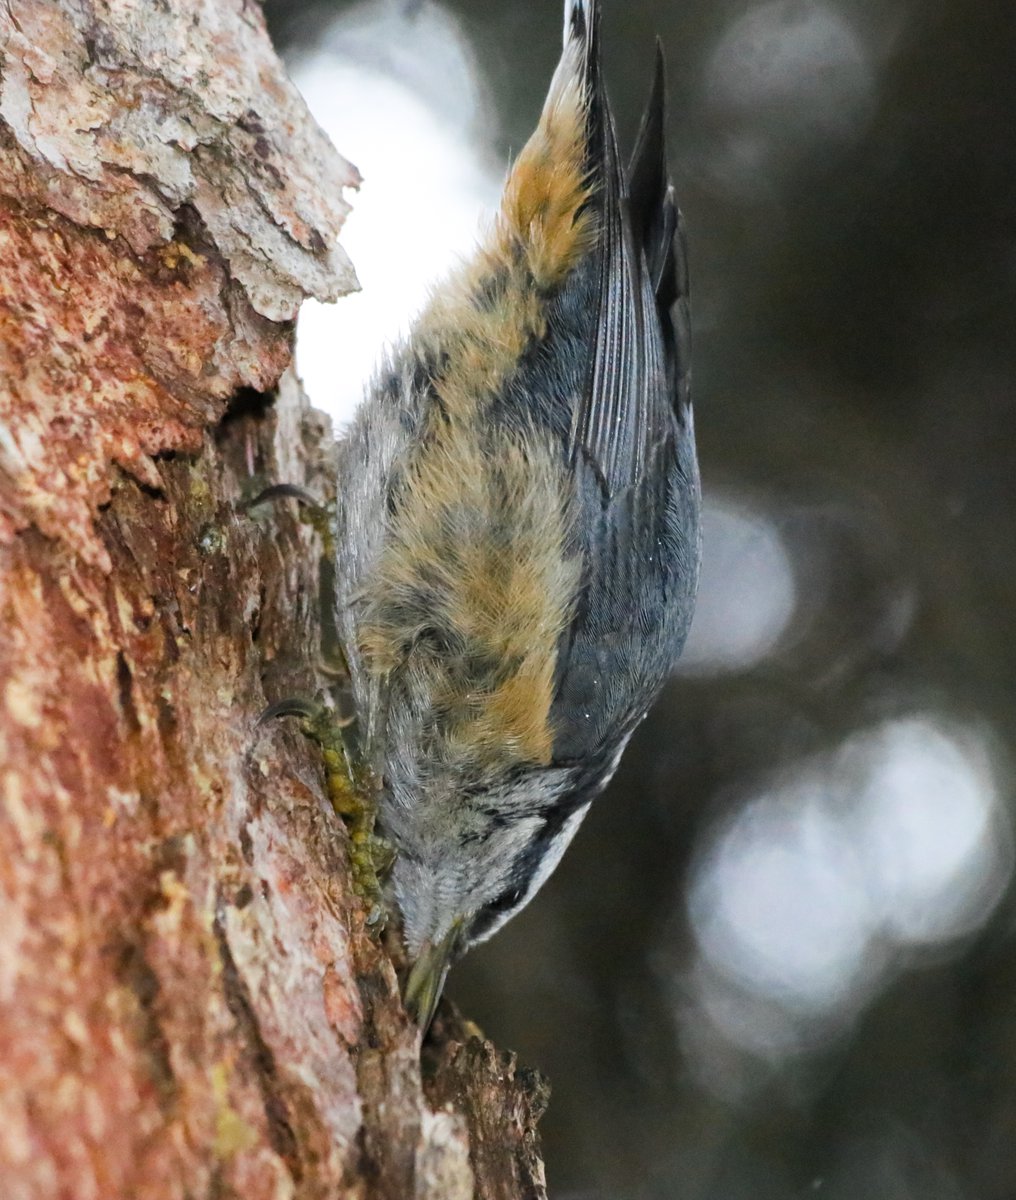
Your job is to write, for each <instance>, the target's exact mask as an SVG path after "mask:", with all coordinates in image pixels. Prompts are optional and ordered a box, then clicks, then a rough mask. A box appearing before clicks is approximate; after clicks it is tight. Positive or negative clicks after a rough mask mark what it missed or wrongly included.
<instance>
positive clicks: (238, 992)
mask: <svg viewBox="0 0 1016 1200" xmlns="http://www.w3.org/2000/svg"><path fill="white" fill-rule="evenodd" d="M357 182H358V176H357V174H356V171H355V168H353V167H351V166H350V165H349V164H347V163H345V162H343V161H342V159H341V158H339V156H338V155H337V154H336V153H335V152H334V150H333V149H332V148H331V146H330V145H329V144H328V142H327V140H326V139H325V138H324V136H323V135H322V134H321V133H320V131H319V130H318V129H317V128H316V127H315V126H314V124H313V122H312V121H311V120H310V118H309V117H308V115H307V113H306V111H305V109H304V106H303V103H302V101H301V100H300V98H299V96H298V94H297V93H296V92H295V90H294V89H293V88H292V86H291V85H290V84H289V82H288V81H287V80H286V78H285V75H284V73H283V72H282V70H281V68H280V66H279V64H278V62H277V60H276V58H275V56H274V54H273V52H272V50H271V47H270V45H269V43H268V39H267V36H266V34H265V30H264V26H263V22H262V18H261V14H260V10H259V9H258V8H257V6H255V5H253V4H248V3H243V2H242V0H215V2H212V0H207V2H205V3H202V2H201V0H165V2H163V3H154V2H153V3H126V2H124V0H60V2H59V3H56V2H54V0H18V3H17V5H13V4H10V3H3V2H2V0H0V622H2V629H3V637H2V639H0V689H2V691H0V1181H2V1189H0V1190H2V1193H3V1196H4V1198H5V1200H28V1198H29V1197H30V1198H31V1200H40V1198H46V1197H61V1198H62V1197H68V1198H73V1200H90V1198H92V1197H94V1198H95V1200H115V1198H116V1197H131V1198H134V1197H153V1198H158V1200H163V1198H166V1200H168V1198H170V1197H181V1198H183V1197H197V1196H216V1197H227V1196H233V1195H236V1196H240V1195H242V1196H243V1197H244V1198H245V1200H260V1198H261V1197H265V1198H268V1197H272V1198H282V1197H301V1198H302V1197H307V1198H311V1197H336V1196H355V1197H363V1198H373V1197H379V1198H380V1197H384V1198H392V1200H403V1198H411V1197H421V1198H423V1197H427V1198H433V1200H457V1198H458V1197H469V1196H473V1195H477V1196H482V1197H497V1198H498V1200H501V1198H502V1197H505V1198H507V1197H530V1196H532V1197H539V1196H543V1195H545V1188H544V1185H543V1182H542V1167H541V1164H540V1159H539V1152H538V1146H537V1143H536V1140H535V1132H534V1131H535V1124H536V1121H537V1120H538V1118H539V1115H540V1112H541V1111H542V1106H543V1104H544V1102H545V1098H544V1090H545V1089H544V1087H543V1085H542V1084H541V1083H540V1082H539V1081H538V1080H536V1079H535V1078H534V1077H531V1076H529V1075H527V1074H526V1073H524V1072H520V1071H518V1070H517V1069H516V1068H515V1065H514V1062H513V1061H512V1060H511V1059H510V1058H506V1057H503V1056H500V1055H498V1053H497V1052H495V1051H494V1050H493V1048H492V1047H490V1046H489V1045H487V1044H485V1043H483V1042H482V1041H481V1040H479V1039H476V1038H472V1039H470V1038H469V1037H467V1036H466V1033H465V1032H464V1027H463V1026H462V1025H461V1023H460V1022H459V1021H458V1020H457V1018H456V1017H455V1016H454V1014H451V1013H450V1012H446V1013H445V1015H444V1017H443V1019H442V1023H441V1024H440V1026H439V1028H438V1029H437V1031H436V1034H435V1036H434V1037H433V1038H432V1040H431V1042H430V1043H429V1044H428V1048H427V1058H426V1063H427V1070H426V1073H427V1078H426V1081H425V1080H424V1078H423V1075H422V1073H421V1064H420V1052H419V1047H418V1044H417V1039H416V1036H415V1032H414V1030H413V1029H412V1028H411V1026H410V1024H409V1023H408V1021H407V1019H406V1017H405V1015H404V1013H403V1011H402V1008H401V1005H400V1003H399V1000H398V988H397V982H396V977H395V972H394V968H393V966H392V964H391V961H390V960H389V958H388V956H387V955H386V953H385V951H384V949H383V947H381V946H380V945H378V944H377V943H376V942H375V941H374V940H372V939H371V937H370V936H369V935H368V934H367V933H366V932H365V930H364V926H363V915H362V913H361V912H360V910H359V908H358V905H357V902H356V899H355V897H354V896H353V893H352V890H351V888H350V885H349V879H348V872H347V865H346V843H345V833H344V830H343V829H342V827H341V825H340V824H339V823H338V822H337V821H336V819H335V818H334V816H333V815H332V814H331V812H330V810H329V809H328V807H327V805H326V802H325V800H324V797H323V793H322V779H321V770H320V764H319V762H318V760H317V757H316V755H315V753H314V751H313V749H312V748H311V747H310V746H309V745H308V744H307V743H306V742H305V741H304V740H303V739H302V738H301V737H300V736H299V734H298V733H297V732H296V731H295V730H294V729H293V728H291V727H289V726H288V725H287V724H286V723H285V722H279V723H277V724H274V725H269V726H264V727H260V728H259V727H258V726H257V715H258V713H259V712H260V711H261V710H262V708H263V707H264V705H265V704H266V703H267V702H269V701H271V700H274V699H278V698H279V697H282V696H286V695H293V694H303V695H313V694H315V693H316V692H318V691H319V690H320V687H321V686H322V683H323V681H322V680H321V679H319V678H317V677H316V675H315V669H316V667H315V664H316V662H317V658H318V646H319V643H320V636H321V634H320V627H319V621H318V556H319V555H320V552H321V547H320V545H319V543H318V541H317V538H316V536H315V535H314V533H313V532H312V531H311V530H310V529H309V528H308V527H306V526H305V525H301V524H300V522H299V520H298V517H297V515H296V514H295V512H293V511H291V506H289V505H286V504H282V505H279V506H276V507H275V508H274V509H273V510H271V511H269V512H260V511H259V512H258V513H257V514H256V516H253V517H251V516H247V515H245V514H244V513H243V511H242V509H241V507H240V501H242V499H244V498H245V497H249V496H250V495H251V494H253V493H254V492H256V491H257V490H259V489H260V487H262V486H264V485H265V484H267V483H271V482H277V481H280V480H284V481H286V482H294V483H300V484H303V485H304V486H306V487H307V488H308V489H309V490H311V491H313V492H315V493H316V494H318V495H320V496H322V497H323V498H324V497H326V496H327V494H328V491H329V488H331V487H332V486H333V481H334V470H333V463H332V455H331V450H330V447H331V434H330V430H329V429H328V427H327V423H326V422H325V421H324V419H323V418H321V417H320V415H319V414H316V413H314V412H313V411H312V410H310V409H309V408H308V407H307V406H306V403H305V402H304V400H303V398H302V396H301V394H300V392H299V388H298V385H297V384H296V382H295V380H294V379H293V377H292V375H291V374H289V373H287V372H286V368H287V366H288V364H289V361H290V355H291V345H292V336H291V335H292V319H293V318H294V317H295V314H296V311H297V308H298V305H299V302H300V300H301V299H302V298H303V297H304V296H307V295H314V296H317V297H319V298H322V299H334V298H335V297H337V296H338V295H340V294H342V293H343V292H345V291H348V290H350V289H351V288H353V287H355V286H356V284H355V277H354V275H353V272H352V268H351V267H350V266H349V264H348V262H347V260H346V258H345V256H344V255H343V253H342V251H341V249H340V248H339V245H338V241H337V235H338V232H339V227H340V225H341V222H342V217H343V216H344V213H345V211H346V207H347V206H346V202H345V201H344V199H343V197H342V190H343V188H346V187H353V186H355V185H356V183H357ZM280 378H281V380H282V382H281V384H280V383H279V380H280Z"/></svg>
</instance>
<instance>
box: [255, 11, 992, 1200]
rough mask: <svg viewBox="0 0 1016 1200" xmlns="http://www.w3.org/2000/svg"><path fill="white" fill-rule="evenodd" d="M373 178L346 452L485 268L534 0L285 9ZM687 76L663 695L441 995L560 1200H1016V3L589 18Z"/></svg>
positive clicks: (368, 179)
mask: <svg viewBox="0 0 1016 1200" xmlns="http://www.w3.org/2000/svg"><path fill="white" fill-rule="evenodd" d="M265 7H266V11H267V14H268V18H269V22H270V24H271V26H272V30H273V34H274V37H275V40H276V44H277V45H278V46H279V47H280V48H281V50H282V51H283V53H284V54H285V55H286V57H287V60H288V62H289V65H290V69H291V71H292V73H293V75H294V77H295V79H296V80H297V82H298V84H299V86H300V87H301V89H302V90H303V91H304V93H305V95H306V96H307V98H308V101H309V103H310V105H311V107H312V109H313V110H314V112H315V114H316V115H317V117H318V119H319V120H320V121H321V123H322V124H323V125H324V126H325V128H326V129H327V130H328V132H329V133H330V134H331V136H332V138H333V140H334V141H335V143H336V145H337V146H338V148H339V149H340V150H341V151H342V152H343V153H344V154H345V155H346V156H347V157H349V158H350V159H351V160H352V161H353V162H355V163H356V164H357V166H358V167H359V168H360V170H361V172H362V174H363V176H364V184H363V187H362V189H361V191H360V193H359V195H358V196H354V197H353V203H354V212H353V215H352V216H351V217H350V219H349V222H348V225H347V236H346V238H345V243H346V246H347V248H348V249H349V252H350V254H351V255H352V258H353V260H354V262H355V264H356V267H357V270H358V272H359V275H360V279H361V282H362V284H363V292H362V293H361V294H360V295H358V296H354V297H350V298H348V299H346V300H343V301H342V302H341V303H340V304H339V305H338V306H336V307H335V308H333V309H330V310H329V309H324V308H321V307H313V306H311V305H308V306H306V311H305V313H304V314H303V316H302V317H301V320H300V327H299V345H298V363H299V367H300V370H301V373H302V374H303V376H304V379H305V382H306V386H307V388H308V391H309V393H310V396H311V399H312V401H313V402H314V403H315V404H316V405H317V406H318V407H320V408H324V409H327V410H329V411H331V412H332V414H333V416H334V417H335V419H336V421H337V423H339V424H341V422H342V421H343V420H344V419H347V417H348V413H349V411H350V409H351V408H352V406H353V405H354V404H355V403H356V401H357V399H358V397H359V394H360V389H361V387H362V382H363V379H364V378H365V377H366V376H367V375H368V374H369V371H370V368H371V365H372V363H373V362H374V360H375V359H376V357H377V355H378V353H379V351H380V348H381V347H382V345H383V344H384V343H385V341H386V340H391V339H392V338H394V337H395V336H396V335H397V333H398V331H399V329H400V328H404V327H405V325H406V323H407V322H408V320H409V318H410V317H411V316H412V314H413V312H414V311H416V309H418V308H419V306H420V305H421V304H422V302H423V300H424V298H425V296H426V289H427V285H428V283H430V282H433V281H435V280H436V279H438V278H439V277H440V276H441V275H442V274H443V273H444V272H445V271H446V270H447V268H448V266H449V264H450V263H451V262H452V261H453V259H454V256H455V255H456V254H464V253H468V251H469V249H470V247H471V246H472V245H473V244H474V242H475V239H476V236H477V232H478V230H479V229H480V228H481V220H482V217H483V214H484V213H485V212H486V213H489V212H490V211H491V210H492V208H493V207H494V205H495V204H496V200H497V195H498V191H499V186H500V182H501V180H502V178H503V174H504V170H505V166H506V163H507V162H508V159H509V156H510V155H511V154H512V153H515V152H517V151H518V150H519V148H520V147H521V146H522V144H523V143H524V141H525V139H526V137H527V136H528V134H529V132H530V130H531V128H532V126H533V124H534V122H535V120H536V117H537V114H538V111H539V108H540V105H541V102H542V99H543V95H544V92H545V89H546V85H547V82H548V80H549V77H550V74H551V71H552V70H553V66H554V63H555V62H556V59H557V56H558V48H559V37H560V25H561V14H560V11H559V8H560V6H559V4H558V3H557V2H556V0H511V2H510V3H509V2H507V0H506V2H505V3H497V2H495V0H449V2H447V3H445V4H442V5H438V4H436V3H432V2H430V0H423V2H415V3H409V2H405V0H377V2H375V0H371V2H369V3H360V4H356V5H350V4H346V3H341V2H338V0H335V2H334V3H327V4H310V3H308V4H299V3H296V2H294V0H289V2H288V3H286V2H283V0H277V2H276V0H267V3H266V5H265ZM604 9H605V15H604V35H605V54H606V71H607V78H608V81H609V86H610V90H611V95H612V98H613V102H614V107H615V109H616V112H617V116H618V123H619V128H620V132H621V135H622V138H625V139H627V140H628V142H629V144H630V139H631V136H632V134H633V131H634V128H635V125H636V122H637V118H638V114H639V111H640V108H641V105H642V103H643V100H644V93H645V91H646V89H647V87H648V80H649V72H650V64H651V54H652V47H653V37H654V35H655V34H657V33H658V34H659V35H660V37H661V38H662V40H663V43H664V45H665V47H666V51H667V57H668V64H669V90H670V120H669V130H668V135H669V143H670V159H671V166H672V171H673V175H674V179H675V182H676V184H677V190H678V195H679V199H680V201H681V204H682V207H683V209H684V212H685V216H686V219H687V224H688V229H689V239H690V253H691V269H692V284H693V313H694V393H695V403H696V415H697V427H698V435H699V448H700V456H701V465H702V476H703V480H704V491H705V561H704V570H703V579H702V591H701V598H700V602H699V609H698V614H697V616H696V619H695V623H694V626H693V629H692V634H691V638H690V641H689V644H688V648H687V652H686V654H685V657H684V660H683V664H682V666H681V669H680V671H679V672H678V674H677V675H676V676H675V677H674V678H673V680H672V681H671V682H670V684H669V686H668V687H667V689H666V691H665V693H664V695H663V696H662V698H661V700H660V702H659V704H658V705H657V706H656V708H655V710H654V711H653V713H652V714H651V715H650V717H649V719H648V720H647V721H646V722H645V724H644V725H643V726H642V727H641V729H640V730H639V732H638V734H637V735H636V737H635V738H634V740H633V742H632V743H631V746H630V748H629V750H628V753H627V755H626V756H625V758H624V760H623V763H622V765H621V768H620V771H619V773H618V776H617V778H616V780H615V782H614V783H613V785H612V786H611V788H610V789H609V791H608V792H607V794H606V795H605V796H604V797H603V799H602V800H600V801H599V802H598V803H597V804H596V805H594V807H593V810H592V813H591V815H590V816H589V818H588V819H587V821H586V824H585V826H584V827H583V829H582V831H581V832H580V834H579V836H578V838H577V840H576V842H575V845H574V846H573V848H572V849H571V850H570V851H569V853H568V855H567V856H566V857H565V860H564V862H563V864H562V866H561V867H560V868H559V869H558V871H557V873H556V874H555V875H554V876H553V877H552V879H551V881H550V882H549V883H548V884H547V886H546V887H545V888H544V890H543V891H542V892H541V893H540V895H539V896H538V898H537V899H536V900H535V901H534V903H533V904H532V905H531V906H530V907H529V908H528V909H527V910H526V911H525V912H524V913H523V914H522V915H521V916H520V917H519V918H518V919H516V920H515V921H514V922H513V923H511V924H510V925H509V926H508V927H507V928H506V929H505V930H504V932H502V933H500V934H499V935H498V936H497V937H496V938H495V939H494V940H493V941H492V942H491V943H489V944H488V945H487V946H484V947H482V948H480V949H478V950H477V951H475V952H474V953H473V954H472V955H471V956H470V957H469V958H468V959H467V960H466V961H465V962H463V963H462V964H461V966H459V967H457V968H456V969H455V970H454V971H453V973H452V976H451V978H450V981H449V987H448V990H449V992H450V994H451V995H452V997H453V998H454V999H455V1000H456V1001H457V1002H458V1003H459V1004H460V1005H461V1006H462V1007H463V1009H464V1010H465V1011H466V1013H468V1014H469V1015H470V1016H471V1017H473V1018H475V1020H476V1021H477V1022H478V1023H479V1024H480V1025H481V1026H482V1027H483V1028H484V1030H485V1031H486V1032H487V1033H488V1035H490V1036H491V1037H492V1038H494V1040H495V1041H496V1042H497V1043H498V1044H499V1045H501V1046H511V1047H514V1048H515V1049H517V1050H518V1051H519V1054H520V1056H521V1059H522V1060H523V1062H525V1063H526V1064H528V1065H532V1066H536V1067H538V1068H539V1069H540V1070H541V1071H544V1072H545V1073H547V1074H548V1075H549V1076H550V1078H551V1081H552V1085H553V1096H552V1102H551V1107H550V1110H549V1112H548V1114H547V1116H546V1118H545V1120H544V1124H543V1126H542V1128H543V1134H544V1144H545V1152H546V1158H547V1169H548V1176H549V1183H550V1190H551V1195H552V1196H553V1197H554V1198H555V1200H636V1198H637V1200H650V1198H652V1200H656V1198H660V1200H670V1198H678V1197H679V1198H680V1200H741V1198H742V1197H743V1198H744V1200H749V1198H750V1200H770V1198H772V1200H790V1198H791V1197H794V1198H796V1197H810V1196H818V1197H829V1198H830V1200H831V1198H836V1200H859V1198H864V1200H868V1198H877V1200H882V1198H885V1200H904V1198H908V1200H909V1198H914V1200H959V1198H977V1200H981V1198H984V1200H989V1198H992V1200H994V1198H997V1200H1011V1198H1012V1197H1013V1196H1014V1195H1016V943H1014V940H1013V936H1012V925H1013V918H1014V903H1013V886H1012V882H1013V881H1012V873H1013V819H1014V788H1013V781H1014V762H1013V750H1012V747H1013V746H1014V744H1016V738H1014V732H1016V731H1014V725H1016V689H1014V680H1016V617H1014V613H1016V586H1014V578H1016V521H1014V511H1016V402H1014V383H1013V380H1014V378H1016V216H1014V214H1016V45H1014V31H1016V11H1014V10H1013V8H1012V4H1011V0H996V2H992V0H983V2H981V3H976V4H975V3H971V2H970V0H966V2H964V0H920V2H918V0H763V2H760V3H750V2H748V0H680V3H678V2H677V0H654V2H648V0H643V2H632V0H605V2H604Z"/></svg>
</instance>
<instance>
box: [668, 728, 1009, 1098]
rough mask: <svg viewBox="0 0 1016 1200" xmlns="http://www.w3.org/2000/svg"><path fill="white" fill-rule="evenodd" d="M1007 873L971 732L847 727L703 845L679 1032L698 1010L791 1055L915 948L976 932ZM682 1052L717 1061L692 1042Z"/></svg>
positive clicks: (989, 781) (844, 1018) (851, 1009)
mask: <svg viewBox="0 0 1016 1200" xmlns="http://www.w3.org/2000/svg"><path fill="white" fill-rule="evenodd" d="M1012 870H1013V845H1012V830H1011V827H1010V823H1009V818H1008V815H1007V810H1006V808H1005V807H1004V805H1003V804H1002V802H1001V799H1000V796H999V793H998V786H997V783H996V781H995V777H994V773H993V770H992V766H991V760H990V755H989V751H988V746H987V744H986V742H985V740H984V739H983V738H982V737H981V736H980V735H979V734H977V733H976V732H974V731H973V730H970V729H966V728H963V727H960V726H955V725H947V724H945V723H944V722H942V721H940V720H938V719H936V718H935V717H932V716H927V715H919V716H913V717H909V718H904V719H899V720H893V721H888V722H886V723H885V724H883V725H880V726H878V727H876V728H873V729H870V730H866V731H863V732H861V733H858V734H856V735H854V736H853V737H851V738H849V739H848V740H847V741H846V742H845V743H844V745H843V746H842V747H841V749H840V750H839V751H837V752H835V753H834V754H832V755H830V756H828V757H826V758H822V759H816V760H813V761H811V762H808V763H804V764H801V765H800V766H799V767H798V768H797V769H796V770H794V771H793V772H791V773H790V775H789V776H788V777H787V778H786V779H784V780H783V781H781V782H780V783H778V784H777V785H776V786H775V787H773V788H772V789H770V790H769V791H767V792H766V793H765V794H763V795H760V796H758V797H756V798H755V799H753V800H751V801H749V802H748V803H747V804H746V805H745V806H744V807H743V808H742V809H741V810H740V811H739V812H738V813H737V814H736V815H735V816H734V818H733V819H732V820H731V821H730V822H729V823H728V824H727V825H726V826H725V827H724V828H722V829H721V830H719V831H716V832H715V833H714V835H713V838H712V842H711V844H710V845H708V846H707V847H706V848H705V851H704V853H703V854H702V856H701V858H700V860H699V864H698V867H697V869H696V871H695V872H694V873H693V877H692V881H691V884H690V888H689V893H688V900H687V904H688V910H689V915H690V918H691V924H692V929H693V931H694V934H695V937H696V940H697V943H698V948H699V956H700V957H699V961H698V964H697V965H696V967H695V968H694V969H693V971H692V975H691V986H690V990H691V993H692V995H691V1000H692V1009H691V1011H688V1012H685V1013H684V1014H683V1015H682V1024H683V1026H684V1030H685V1033H686V1034H687V1033H689V1031H691V1030H692V1029H693V1027H694V1022H695V1021H696V1020H701V1018H702V1016H703V1015H704V1016H705V1017H706V1018H707V1019H708V1021H709V1023H710V1025H711V1026H712V1028H713V1029H714V1030H715V1031H716V1032H717V1033H718V1034H720V1035H721V1036H722V1038H724V1039H726V1041H727V1042H728V1043H731V1044H734V1045H737V1046H739V1047H740V1048H741V1049H742V1050H745V1051H747V1052H749V1053H751V1054H754V1055H759V1056H762V1057H770V1058H777V1059H778V1058H780V1057H783V1056H786V1055H787V1054H790V1053H794V1052H795V1051H797V1050H799V1049H801V1048H802V1047H805V1046H807V1045H808V1044H810V1043H811V1042H812V1041H814V1039H815V1038H816V1037H824V1036H827V1035H829V1034H831V1033H833V1032H835V1031H836V1030H837V1029H839V1028H842V1027H843V1025H845V1024H846V1023H847V1022H849V1020H850V1019H852V1017H853V1016H854V1015H855V1013H856V1012H857V1011H858V1010H859V1009H860V1008H862V1007H863V1006H864V1004H865V1003H867V1001H868V1000H869V999H870V997H871V996H872V994H873V993H874V992H875V991H876V990H877V988H878V987H880V986H883V985H884V984H885V983H886V982H888V980H889V979H890V978H891V977H892V975H893V973H894V972H895V971H898V970H899V969H902V968H903V967H905V966H906V965H907V964H908V963H910V962H912V961H913V958H914V953H915V951H916V950H917V949H924V950H925V951H927V950H928V949H929V948H935V947H937V948H941V947H942V946H943V945H948V944H949V943H953V942H955V941H956V940H957V939H958V938H960V937H962V936H963V935H967V934H971V933H973V932H974V931H976V930H977V929H978V928H980V926H981V925H983V923H984V922H985V921H986V920H987V918H988V917H989V916H990V915H991V913H992V911H993V910H994V908H995V906H996V905H997V904H998V902H999V900H1000V899H1001V897H1002V894H1003V892H1004V890H1005V888H1006V887H1007V885H1008V883H1009V880H1010V878H1011V875H1012ZM693 1040H694V1039H693ZM689 1048H690V1050H691V1052H693V1053H695V1052H701V1053H704V1054H707V1055H712V1054H714V1053H715V1046H711V1044H710V1042H709V1039H702V1038H701V1037H700V1038H698V1044H697V1049H696V1046H694V1045H692V1046H690V1047H689ZM699 1065H700V1066H701V1065H702V1064H699ZM708 1074H709V1072H708V1071H705V1072H704V1073H703V1078H708Z"/></svg>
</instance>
